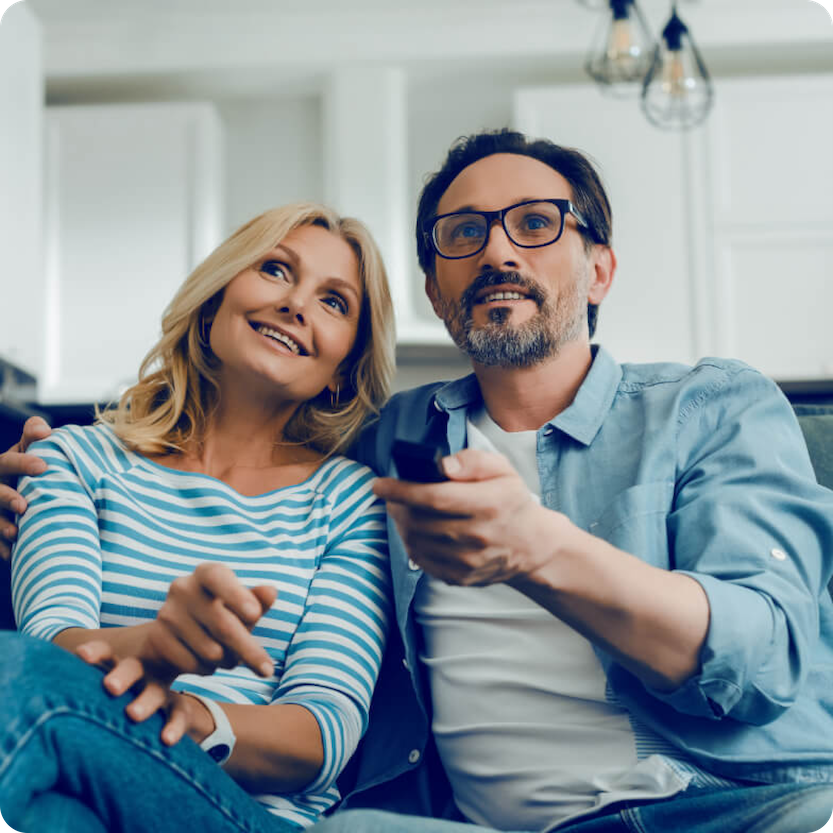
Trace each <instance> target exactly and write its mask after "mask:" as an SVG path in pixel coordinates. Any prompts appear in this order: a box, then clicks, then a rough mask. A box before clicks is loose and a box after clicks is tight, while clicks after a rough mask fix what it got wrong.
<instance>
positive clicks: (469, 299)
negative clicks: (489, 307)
mask: <svg viewBox="0 0 833 833" xmlns="http://www.w3.org/2000/svg"><path fill="white" fill-rule="evenodd" d="M506 284H513V285H514V286H517V287H519V288H520V289H523V290H524V291H525V292H526V294H527V295H528V296H529V297H530V298H531V299H532V300H533V301H535V303H536V304H538V306H539V307H541V306H543V304H544V302H545V301H546V299H547V296H546V293H545V292H544V291H543V290H542V289H541V287H540V286H539V285H538V284H537V283H536V282H535V281H533V280H530V279H529V278H525V277H524V276H523V275H522V274H521V273H520V272H514V271H510V272H501V271H500V270H498V269H489V270H488V271H486V272H481V273H480V274H479V275H478V276H477V277H476V278H475V279H474V280H473V281H472V283H471V284H470V285H469V286H468V287H467V288H466V290H465V291H464V292H463V295H462V297H461V298H460V305H461V306H462V308H463V309H464V310H466V313H467V314H468V315H471V311H472V309H473V308H474V301H475V298H476V297H477V295H478V294H479V293H480V292H482V291H483V290H484V289H489V288H490V287H492V286H501V285H506Z"/></svg>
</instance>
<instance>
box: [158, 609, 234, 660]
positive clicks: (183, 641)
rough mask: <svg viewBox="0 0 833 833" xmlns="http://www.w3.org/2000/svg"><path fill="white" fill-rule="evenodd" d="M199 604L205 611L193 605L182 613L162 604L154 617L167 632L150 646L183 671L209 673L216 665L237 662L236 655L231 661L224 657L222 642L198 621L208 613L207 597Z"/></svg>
mask: <svg viewBox="0 0 833 833" xmlns="http://www.w3.org/2000/svg"><path fill="white" fill-rule="evenodd" d="M191 607H192V608H193V607H194V606H193V605H192V606H191ZM198 607H199V606H198ZM201 607H203V608H204V610H205V612H202V613H201V612H200V611H199V610H198V609H197V610H195V611H192V610H187V611H186V612H185V613H183V611H182V610H181V609H178V608H176V607H173V606H164V607H163V608H162V609H161V610H160V611H159V613H158V614H157V619H158V620H159V622H160V623H161V624H162V625H164V627H165V629H166V631H167V632H166V633H165V634H164V635H160V638H159V640H158V641H156V642H155V643H154V647H155V648H156V649H157V651H159V652H160V653H161V654H162V656H163V657H164V659H165V661H166V662H168V663H170V664H172V665H174V664H175V665H176V667H177V668H178V669H181V670H183V671H192V672H196V673H200V674H211V673H213V672H214V671H215V670H216V669H217V666H218V665H220V666H224V667H226V668H233V667H234V666H235V665H237V664H238V661H237V659H236V658H234V661H233V662H232V661H229V662H226V661H224V660H225V659H227V657H226V651H225V650H224V648H223V646H222V645H221V644H220V643H219V642H217V641H216V640H215V639H213V638H212V637H211V634H210V633H209V632H208V631H207V630H206V629H205V627H204V626H203V625H202V624H201V620H202V619H205V618H208V616H209V615H210V613H209V611H210V601H206V603H205V604H204V605H202V606H201Z"/></svg>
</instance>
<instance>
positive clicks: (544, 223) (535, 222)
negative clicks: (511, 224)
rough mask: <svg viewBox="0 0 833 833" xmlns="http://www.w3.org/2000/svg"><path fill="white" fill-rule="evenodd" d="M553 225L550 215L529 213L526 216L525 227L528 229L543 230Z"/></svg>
mask: <svg viewBox="0 0 833 833" xmlns="http://www.w3.org/2000/svg"><path fill="white" fill-rule="evenodd" d="M551 227H552V221H551V220H550V219H549V217H542V216H541V215H540V214H529V215H528V216H526V217H524V221H523V228H524V229H526V231H541V230H542V229H548V228H551Z"/></svg>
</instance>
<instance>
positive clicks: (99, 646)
mask: <svg viewBox="0 0 833 833" xmlns="http://www.w3.org/2000/svg"><path fill="white" fill-rule="evenodd" d="M73 653H74V654H75V655H76V656H78V657H80V658H81V659H83V660H84V662H86V663H88V664H89V665H100V666H104V667H107V668H109V667H110V666H111V665H112V664H113V663H114V662H115V661H116V659H117V657H116V654H115V652H114V651H113V646H112V645H110V643H109V642H105V641H104V640H103V639H91V640H90V641H89V642H83V643H81V644H80V645H77V646H76V647H75V650H74V651H73Z"/></svg>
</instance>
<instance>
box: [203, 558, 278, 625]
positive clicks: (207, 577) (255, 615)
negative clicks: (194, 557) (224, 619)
mask: <svg viewBox="0 0 833 833" xmlns="http://www.w3.org/2000/svg"><path fill="white" fill-rule="evenodd" d="M194 576H195V578H197V580H198V581H199V582H200V585H201V586H202V587H203V589H204V590H205V591H206V592H207V593H208V594H209V595H211V596H213V597H214V598H215V599H219V600H220V601H222V603H223V604H224V605H225V606H226V608H228V609H229V610H230V611H232V612H233V613H234V614H235V615H236V616H237V617H238V618H239V619H240V620H241V621H243V622H244V623H245V625H246V626H247V627H249V628H252V627H254V625H255V623H256V622H257V620H258V619H260V617H261V616H262V615H263V613H264V610H263V608H262V605H261V603H260V600H259V598H258V597H257V596H256V595H255V594H254V593H253V592H252V591H251V590H250V589H249V588H248V587H246V586H245V585H243V584H242V583H241V581H240V579H238V578H237V576H236V575H235V574H234V571H233V570H232V569H231V568H230V567H227V566H226V565H225V564H215V563H210V564H200V565H198V566H197V568H196V569H195V570H194Z"/></svg>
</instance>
